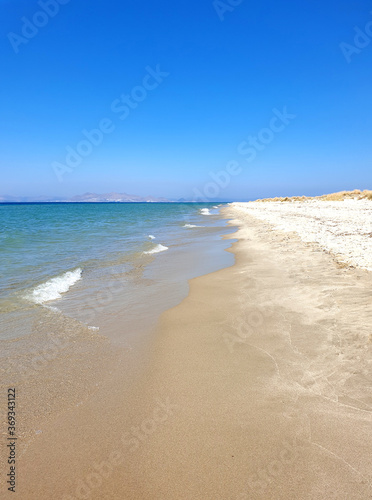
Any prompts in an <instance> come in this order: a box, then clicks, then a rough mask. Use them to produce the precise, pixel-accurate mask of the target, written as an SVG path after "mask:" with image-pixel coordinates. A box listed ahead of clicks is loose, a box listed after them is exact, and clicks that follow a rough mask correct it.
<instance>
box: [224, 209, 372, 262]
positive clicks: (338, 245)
mask: <svg viewBox="0 0 372 500" xmlns="http://www.w3.org/2000/svg"><path fill="white" fill-rule="evenodd" d="M231 205H232V206H233V207H234V208H236V209H238V210H242V211H244V212H246V213H248V214H250V215H252V216H253V217H256V218H257V219H260V220H263V221H266V222H268V223H269V224H272V225H273V229H276V230H281V231H285V232H291V231H294V232H296V233H297V234H298V235H299V236H300V238H301V239H302V240H303V241H305V242H312V243H317V244H318V245H319V246H320V247H321V248H323V249H324V250H326V251H328V252H331V253H332V254H334V255H335V256H336V257H337V259H338V260H339V261H342V262H345V263H347V264H349V265H352V266H356V267H360V268H362V269H367V270H369V271H372V202H371V201H369V200H344V201H318V200H309V201H303V202H300V201H293V202H267V203H261V202H247V203H232V204H231Z"/></svg>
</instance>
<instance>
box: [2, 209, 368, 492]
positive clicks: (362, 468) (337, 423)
mask: <svg viewBox="0 0 372 500" xmlns="http://www.w3.org/2000/svg"><path fill="white" fill-rule="evenodd" d="M223 210H224V212H225V215H226V216H227V217H231V219H234V220H233V222H232V223H233V224H234V225H237V226H239V230H238V232H237V233H236V234H233V235H229V238H238V241H237V242H236V243H233V245H232V248H231V250H230V251H232V252H233V253H234V254H235V257H236V263H235V265H234V266H232V267H229V268H226V269H223V270H220V271H218V272H215V273H211V274H208V275H205V276H202V277H199V278H195V279H193V280H191V281H190V293H189V295H188V297H187V298H186V299H184V300H183V301H182V302H181V303H180V304H179V305H178V306H176V307H174V308H172V309H170V310H168V311H167V312H165V313H164V314H163V315H162V317H161V319H160V321H159V324H158V326H157V330H156V332H155V334H154V336H153V337H152V338H151V340H149V341H148V344H147V345H146V346H144V347H143V352H142V354H143V357H142V358H141V359H142V363H138V357H137V358H136V359H132V358H131V357H130V355H128V353H127V352H124V351H121V350H114V351H112V350H110V349H112V346H111V347H107V348H104V349H103V348H97V350H96V351H94V353H89V352H87V350H86V349H83V347H82V345H80V348H81V349H82V350H83V351H84V352H85V357H84V356H83V355H82V356H81V358H80V361H79V366H80V369H86V370H87V371H88V372H90V373H91V374H92V376H93V375H94V377H93V379H94V383H95V384H97V383H98V382H97V381H96V380H95V379H96V378H98V379H99V385H98V386H96V387H97V389H96V390H95V391H94V392H90V393H89V387H91V386H92V384H93V381H92V382H90V383H88V382H87V386H86V392H87V397H86V399H84V401H83V404H80V405H78V406H77V403H74V405H71V406H70V407H68V408H67V410H66V411H59V412H57V413H56V414H55V415H54V416H53V418H50V419H48V420H45V423H44V424H43V432H42V433H41V434H39V435H37V436H36V438H35V439H34V440H33V441H32V442H31V443H30V445H29V446H28V448H27V449H26V451H25V452H24V454H23V456H22V457H21V459H20V461H19V463H18V466H17V467H18V471H19V476H18V480H17V481H18V489H17V493H16V494H11V493H9V497H10V495H13V496H12V497H11V498H21V499H22V500H23V499H30V500H33V499H38V500H39V499H48V500H49V499H50V498H55V499H63V500H74V499H88V498H92V499H128V500H141V499H143V500H150V499H151V500H157V499H159V500H160V499H162V500H163V499H172V500H174V499H177V500H183V499H185V500H186V499H187V500H196V499H200V500H201V499H203V500H209V499H210V500H212V499H213V500H216V499H232V500H243V499H247V500H248V499H259V500H261V499H262V500H263V499H265V500H270V499H273V500H274V499H275V500H282V499H283V500H284V499H285V500H292V499H293V500H299V499H301V500H307V499H309V500H310V499H311V500H318V499H319V500H321V499H322V500H323V499H325V498H326V499H337V500H343V499H345V500H346V499H348V500H368V499H370V498H372V486H371V481H372V426H371V423H372V422H371V417H372V390H371V387H372V385H371V378H372V375H371V374H372V336H371V333H370V325H371V320H372V300H371V298H372V289H371V285H372V279H371V273H369V272H368V271H364V270H358V269H352V268H348V267H343V266H341V265H339V264H338V263H337V262H336V261H335V260H334V259H333V257H332V256H331V255H330V254H328V253H325V252H324V251H322V250H321V249H320V248H319V247H317V246H316V245H314V244H310V243H304V242H302V241H301V240H300V239H299V237H298V236H296V235H295V234H293V233H281V232H280V231H272V230H271V227H270V225H269V224H267V223H265V222H262V221H258V220H257V219H254V218H253V217H252V216H250V215H248V214H243V213H238V211H236V210H234V208H233V207H231V206H230V207H227V208H224V209H223ZM88 341H89V339H86V342H88ZM84 345H85V344H84ZM100 353H101V355H100ZM113 358H114V359H113ZM131 359H132V361H131ZM48 366H49V365H48ZM76 366H77V365H76V363H75V364H74V366H71V367H70V371H69V373H70V374H73V373H75V372H74V369H75V368H76ZM108 366H109V367H110V369H109V370H107V367H108ZM74 367H75V368H74ZM135 367H136V368H135ZM46 370H47V369H46ZM61 370H62V368H61ZM110 372H111V373H110ZM43 373H44V376H45V377H47V374H48V373H49V372H48V371H45V372H43ZM129 374H130V377H131V378H130V380H131V383H130V384H128V376H129ZM74 376H75V375H74ZM77 376H78V374H76V377H77ZM81 377H82V375H80V378H81ZM73 380H74V379H73V378H72V379H71V385H72V386H74V384H73ZM32 390H33V389H32V387H30V388H29V391H31V392H32ZM71 390H72V389H71ZM83 392H84V391H83ZM35 395H36V394H35ZM2 487H3V485H2ZM5 498H6V497H5Z"/></svg>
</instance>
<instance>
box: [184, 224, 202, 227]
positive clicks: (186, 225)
mask: <svg viewBox="0 0 372 500" xmlns="http://www.w3.org/2000/svg"><path fill="white" fill-rule="evenodd" d="M183 227H204V226H196V225H195V224H185V225H184V226H183Z"/></svg>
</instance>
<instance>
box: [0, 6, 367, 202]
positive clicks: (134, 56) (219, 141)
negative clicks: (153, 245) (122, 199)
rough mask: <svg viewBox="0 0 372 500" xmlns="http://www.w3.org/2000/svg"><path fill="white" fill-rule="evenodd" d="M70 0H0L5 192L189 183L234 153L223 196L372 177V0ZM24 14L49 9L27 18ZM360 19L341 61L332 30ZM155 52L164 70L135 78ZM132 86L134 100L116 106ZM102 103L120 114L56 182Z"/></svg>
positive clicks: (339, 36) (170, 188) (204, 178)
mask: <svg viewBox="0 0 372 500" xmlns="http://www.w3.org/2000/svg"><path fill="white" fill-rule="evenodd" d="M45 1H46V0H45ZM61 1H62V0H61ZM63 1H64V2H66V3H65V4H63V5H62V4H59V7H58V9H59V12H57V13H56V14H55V15H54V17H51V15H50V14H44V15H43V14H42V15H40V14H39V15H38V14H37V13H38V12H39V13H40V11H42V8H41V6H40V4H39V3H38V2H37V1H34V0H0V2H1V8H2V15H1V21H0V26H1V33H0V44H1V47H0V53H1V56H0V58H1V75H2V76H1V83H0V85H1V97H0V99H1V112H2V120H1V125H0V127H1V130H0V132H1V133H0V142H1V157H0V162H1V169H2V176H1V186H0V194H9V195H57V196H70V195H74V194H80V193H83V192H86V191H93V192H99V193H103V192H108V191H119V192H129V193H133V194H139V195H147V194H152V195H155V196H166V197H172V198H173V197H175V198H178V197H185V198H190V196H191V195H192V193H193V191H194V189H195V188H197V189H199V190H202V189H204V187H205V186H206V185H207V183H208V182H211V178H210V172H215V173H217V172H219V171H225V170H226V165H227V164H228V162H231V161H235V162H237V163H238V164H239V167H237V168H238V169H239V173H238V174H237V175H234V176H231V180H230V181H229V182H227V186H226V187H222V188H221V189H220V190H219V192H218V197H219V198H224V199H240V200H241V199H245V198H252V197H259V196H271V195H286V194H289V195H290V194H321V193H323V192H330V191H336V190H341V189H353V188H355V187H359V188H363V189H364V188H372V169H371V167H372V149H371V145H372V135H371V131H372V98H371V82H372V41H371V43H369V40H371V39H372V24H370V25H367V23H370V22H371V21H372V13H371V11H372V3H371V2H370V1H357V0H356V1H354V2H350V1H349V0H347V1H346V0H328V1H327V2H320V1H319V0H304V1H302V2H299V1H298V0H287V1H285V2H278V1H277V0H270V1H262V2H252V1H250V0H243V1H242V2H241V3H240V4H239V1H237V0H232V1H231V4H234V6H229V1H228V0H226V2H225V5H226V6H227V7H228V10H226V11H225V12H222V11H223V0H222V1H221V2H220V4H219V7H218V6H217V8H218V9H220V12H219V13H218V12H217V10H216V5H215V4H214V2H213V1H212V0H207V1H200V0H187V1H183V0H179V1H177V2H175V1H172V2H171V1H169V0H168V1H165V0H158V1H157V2H154V1H149V0H143V1H142V2H139V1H138V0H136V1H135V0H132V1H125V2H119V1H109V2H99V1H96V0H89V1H88V0H79V1H77V0H70V1H69V2H67V0H63ZM52 3H53V2H52ZM49 9H53V7H52V6H51V7H49ZM54 9H56V7H54ZM49 12H51V11H50V10H49ZM35 16H36V17H35ZM24 18H26V19H28V20H30V21H31V22H32V23H33V20H34V21H35V22H36V23H38V24H39V25H42V24H45V25H44V26H40V27H39V28H37V29H38V32H37V33H36V34H35V31H32V30H33V29H34V28H32V27H30V25H29V26H28V28H27V29H26V28H25V27H24V26H25V19H24ZM222 18H223V19H222ZM366 26H367V28H368V26H369V28H368V29H369V33H370V36H367V35H365V36H361V39H358V40H357V42H358V44H359V45H360V46H362V45H365V47H363V48H356V49H355V51H352V53H350V54H349V60H350V61H349V62H348V61H347V60H346V59H347V58H346V57H345V54H344V53H343V51H342V50H341V48H340V43H342V42H345V43H348V44H350V46H351V45H354V37H355V35H356V32H355V27H359V28H360V29H361V31H362V32H364V29H365V27H366ZM22 29H23V30H25V29H26V31H24V33H26V35H27V36H28V38H26V37H23V38H20V37H21V36H23V35H22ZM27 30H28V31H27ZM34 30H35V29H34ZM9 33H14V35H11V36H10V35H9ZM345 50H346V49H344V51H345ZM348 50H350V47H349V49H348ZM16 51H17V53H16ZM157 65H159V68H160V70H161V72H165V73H169V75H168V76H163V77H162V79H163V81H162V82H156V80H155V79H154V77H148V78H147V80H145V81H146V84H148V86H150V87H151V89H148V90H146V91H145V92H144V91H143V87H142V90H141V89H138V86H142V84H143V79H144V77H145V76H146V75H147V74H148V69H146V68H148V67H151V68H152V70H153V71H155V70H156V67H157ZM156 83H157V86H156V88H154V87H155V84H156ZM135 87H137V88H136V89H135V90H133V89H134V88H135ZM132 92H135V95H136V96H137V97H138V101H137V102H136V101H134V100H133V97H131V98H130V99H131V101H130V103H131V104H130V105H131V106H132V109H129V108H128V107H127V111H128V112H124V111H123V109H124V108H123V107H122V111H121V112H120V113H119V112H118V111H117V107H118V105H117V106H116V108H115V105H114V110H113V108H112V106H113V103H114V102H116V103H117V102H118V101H117V100H120V99H121V97H120V96H121V95H123V96H125V95H128V94H129V95H131V93H132ZM122 106H125V105H122ZM284 107H287V111H288V113H290V114H291V115H296V117H295V118H291V119H290V120H287V121H288V123H286V124H285V126H284V128H283V130H281V131H280V132H279V131H277V128H278V127H279V122H278V120H276V122H275V125H276V129H275V132H270V131H269V132H268V131H267V130H266V132H263V133H262V134H263V135H262V134H261V137H263V138H264V140H265V141H266V144H265V145H264V146H262V143H260V142H259V143H258V146H257V147H256V146H254V149H255V151H256V155H255V158H254V159H253V160H252V161H249V162H248V161H247V159H248V156H249V154H248V153H246V151H247V148H249V147H250V146H247V140H248V137H249V136H252V137H255V136H257V134H259V133H260V132H262V129H264V128H267V127H269V126H270V124H271V123H272V119H273V118H274V117H275V114H273V111H272V110H273V109H276V110H277V111H278V112H279V111H281V112H282V111H283V109H284ZM115 109H116V111H115ZM125 115H127V116H126V117H125V119H123V120H122V119H120V116H123V117H124V116H125ZM106 118H107V119H109V120H110V124H111V129H112V128H114V130H113V131H111V133H105V134H104V135H103V140H102V141H101V143H100V144H98V145H95V146H91V149H92V151H91V152H90V154H89V155H87V156H85V157H84V158H83V159H82V161H81V163H80V164H79V165H78V166H76V167H74V168H73V169H72V170H71V171H67V172H65V173H64V174H63V175H62V176H61V177H60V178H62V182H59V180H58V178H57V175H56V173H55V171H54V170H53V168H52V164H53V162H59V164H64V165H67V164H66V154H67V152H66V146H71V147H72V148H76V146H77V145H78V144H79V143H80V141H82V140H84V139H85V138H84V135H83V133H82V130H84V129H86V130H91V129H93V128H97V126H98V124H100V122H101V120H103V119H106ZM106 125H107V124H106ZM280 128H282V127H280ZM270 134H271V135H272V137H271V135H270ZM242 144H243V146H242ZM256 144H257V143H256ZM239 146H240V152H239V151H238V150H239ZM242 151H243V153H242ZM244 151H245V153H244ZM251 153H252V151H251ZM251 156H253V155H251ZM54 165H55V163H54ZM67 166H68V165H67ZM235 173H236V172H235ZM229 175H230V174H229ZM212 191H213V189H212Z"/></svg>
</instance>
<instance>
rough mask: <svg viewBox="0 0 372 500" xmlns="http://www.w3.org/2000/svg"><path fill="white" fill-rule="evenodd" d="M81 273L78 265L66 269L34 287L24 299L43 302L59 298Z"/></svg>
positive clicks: (36, 302) (38, 302) (78, 278)
mask: <svg viewBox="0 0 372 500" xmlns="http://www.w3.org/2000/svg"><path fill="white" fill-rule="evenodd" d="M81 273H82V270H81V269H80V267H78V268H77V269H75V270H74V271H67V273H64V274H61V275H60V276H56V277H55V278H52V279H50V280H48V281H46V282H45V283H42V284H41V285H38V286H37V287H36V288H34V289H33V290H32V292H31V293H30V294H28V295H27V296H26V299H28V300H30V301H31V302H34V303H35V304H44V302H48V301H50V300H56V299H60V298H61V297H62V295H61V293H65V292H68V291H69V289H70V288H71V287H72V286H73V285H75V283H76V282H77V281H79V280H80V279H81Z"/></svg>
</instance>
